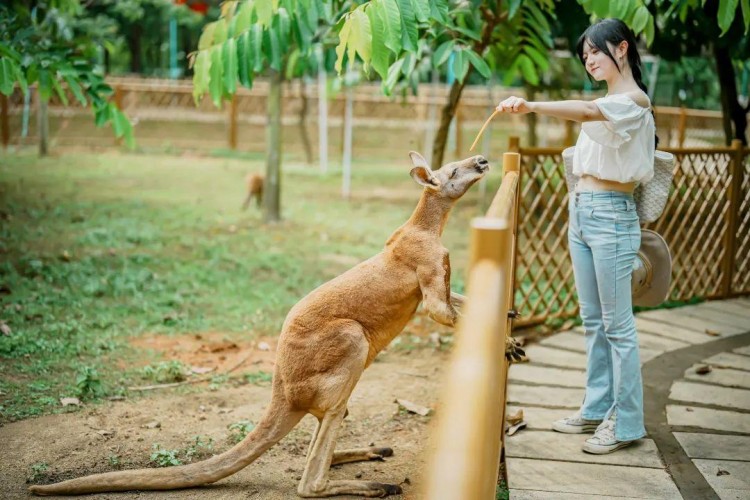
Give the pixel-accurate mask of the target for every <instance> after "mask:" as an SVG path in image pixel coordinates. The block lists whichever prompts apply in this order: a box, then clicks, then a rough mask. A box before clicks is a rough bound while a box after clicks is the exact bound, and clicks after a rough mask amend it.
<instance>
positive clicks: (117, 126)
mask: <svg viewBox="0 0 750 500" xmlns="http://www.w3.org/2000/svg"><path fill="white" fill-rule="evenodd" d="M110 106H111V109H110V116H111V118H112V127H113V128H114V130H115V136H117V137H124V138H125V144H126V145H127V146H128V147H129V148H131V149H132V148H134V147H135V139H134V138H133V125H131V123H130V120H128V117H127V116H125V113H123V112H122V111H120V110H119V109H117V107H116V106H115V105H114V104H111V103H110Z"/></svg>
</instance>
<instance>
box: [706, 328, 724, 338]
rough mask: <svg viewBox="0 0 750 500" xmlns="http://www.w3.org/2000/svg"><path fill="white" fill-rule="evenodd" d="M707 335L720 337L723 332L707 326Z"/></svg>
mask: <svg viewBox="0 0 750 500" xmlns="http://www.w3.org/2000/svg"><path fill="white" fill-rule="evenodd" d="M706 335H710V336H712V337H719V336H721V332H717V331H716V330H711V329H710V328H706Z"/></svg>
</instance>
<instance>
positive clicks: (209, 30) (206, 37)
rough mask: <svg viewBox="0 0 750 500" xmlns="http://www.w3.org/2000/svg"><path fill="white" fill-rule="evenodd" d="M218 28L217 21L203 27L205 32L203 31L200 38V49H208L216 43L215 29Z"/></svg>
mask: <svg viewBox="0 0 750 500" xmlns="http://www.w3.org/2000/svg"><path fill="white" fill-rule="evenodd" d="M215 29H216V23H215V22H213V23H208V24H207V25H206V26H205V27H204V28H203V33H201V37H200V39H199V40H198V50H206V49H208V48H211V46H212V45H213V43H214V30H215Z"/></svg>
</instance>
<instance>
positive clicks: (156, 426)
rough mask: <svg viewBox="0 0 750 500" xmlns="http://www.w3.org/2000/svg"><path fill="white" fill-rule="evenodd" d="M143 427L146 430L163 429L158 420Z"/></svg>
mask: <svg viewBox="0 0 750 500" xmlns="http://www.w3.org/2000/svg"><path fill="white" fill-rule="evenodd" d="M143 427H145V428H146V429H159V428H161V422H157V421H156V420H154V421H153V422H149V423H147V424H146V425H144V426H143Z"/></svg>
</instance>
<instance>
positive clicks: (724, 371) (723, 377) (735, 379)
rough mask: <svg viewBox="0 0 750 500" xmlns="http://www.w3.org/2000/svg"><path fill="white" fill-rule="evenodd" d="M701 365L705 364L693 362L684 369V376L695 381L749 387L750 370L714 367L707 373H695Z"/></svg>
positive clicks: (740, 387) (741, 387)
mask: <svg viewBox="0 0 750 500" xmlns="http://www.w3.org/2000/svg"><path fill="white" fill-rule="evenodd" d="M701 366H705V364H704V363H700V364H695V365H693V366H691V367H690V368H688V369H687V370H685V378H686V379H688V380H694V381H696V382H703V383H705V384H716V385H721V386H724V387H735V388H739V389H750V372H746V371H743V370H733V369H731V368H714V369H712V370H711V371H710V372H709V373H706V374H703V375H700V374H698V373H696V369H697V368H698V367H701ZM709 366H710V365H709Z"/></svg>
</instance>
